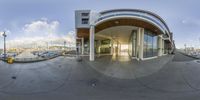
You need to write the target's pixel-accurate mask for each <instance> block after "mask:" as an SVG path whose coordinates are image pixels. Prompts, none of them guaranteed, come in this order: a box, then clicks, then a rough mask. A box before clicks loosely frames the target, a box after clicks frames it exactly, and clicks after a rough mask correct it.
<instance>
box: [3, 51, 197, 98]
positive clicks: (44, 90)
mask: <svg viewBox="0 0 200 100" xmlns="http://www.w3.org/2000/svg"><path fill="white" fill-rule="evenodd" d="M103 58H105V59H106V60H105V61H107V62H108V59H109V57H102V59H99V61H100V60H103ZM165 59H166V60H167V62H165ZM107 62H103V63H100V62H98V61H97V62H95V63H94V62H93V63H91V62H88V61H87V59H84V61H83V62H76V60H74V59H72V58H66V57H58V58H56V59H51V60H49V61H44V62H38V63H31V64H13V65H8V64H6V63H4V62H0V100H199V98H200V77H199V76H200V73H199V71H200V63H198V62H197V61H195V59H193V58H188V57H187V56H184V55H182V54H179V53H176V55H175V57H173V56H165V57H161V58H158V59H155V60H150V61H144V62H143V63H145V64H143V63H141V62H137V61H134V60H133V61H129V62H121V63H120V62H119V61H110V60H109V62H110V63H112V64H114V65H115V66H116V67H117V68H116V70H115V68H114V66H111V67H110V66H108V65H112V64H110V63H107ZM150 62H153V64H151V63H150ZM156 62H157V63H159V64H156ZM130 63H132V64H133V63H138V64H134V65H133V68H131V67H130V65H131V64H130ZM142 64H143V65H144V66H141V68H139V67H138V66H137V65H142ZM160 64H161V65H162V66H159V65H160ZM96 65H98V66H96ZM126 65H127V66H129V67H127V66H126ZM100 66H102V68H99V67H100ZM120 66H121V67H122V68H120ZM152 66H155V67H156V68H153V67H152ZM107 67H110V68H107ZM123 68H125V69H126V68H127V69H128V70H129V73H128V75H129V74H130V75H131V77H130V76H127V75H124V76H123V74H127V72H126V71H127V70H123ZM103 69H104V70H103ZM112 70H115V71H112ZM105 72H106V73H105ZM112 72H118V73H121V74H119V75H114V74H108V73H112ZM127 77H128V78H127Z"/></svg>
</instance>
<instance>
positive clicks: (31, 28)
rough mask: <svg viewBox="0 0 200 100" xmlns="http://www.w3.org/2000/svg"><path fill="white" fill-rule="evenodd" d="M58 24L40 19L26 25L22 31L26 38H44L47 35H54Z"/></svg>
mask: <svg viewBox="0 0 200 100" xmlns="http://www.w3.org/2000/svg"><path fill="white" fill-rule="evenodd" d="M59 24H60V23H59V22H58V21H51V22H49V21H48V19H47V18H42V19H40V20H37V21H33V22H31V23H30V24H26V25H25V26H24V27H23V29H22V30H23V32H24V33H25V34H26V35H27V36H32V35H37V36H46V35H49V34H56V33H57V30H58V27H59Z"/></svg>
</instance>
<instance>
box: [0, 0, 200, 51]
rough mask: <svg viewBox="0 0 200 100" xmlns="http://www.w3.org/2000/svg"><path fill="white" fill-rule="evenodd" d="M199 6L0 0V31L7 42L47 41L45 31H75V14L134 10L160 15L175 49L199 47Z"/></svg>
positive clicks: (156, 1) (190, 2)
mask: <svg viewBox="0 0 200 100" xmlns="http://www.w3.org/2000/svg"><path fill="white" fill-rule="evenodd" d="M199 4H200V1H199V0H187V1H186V0H184V1H183V0H176V1H175V0H162V1H161V0H0V13H1V14H0V31H7V33H8V40H13V39H14V40H17V39H18V40H20V39H23V38H27V37H29V38H32V39H34V38H39V36H41V37H46V35H47V33H45V31H46V30H47V31H48V32H50V33H52V34H51V35H53V36H57V37H63V36H66V35H67V34H68V33H72V31H73V30H74V10H79V9H92V10H95V11H102V10H107V9H115V8H133V9H144V10H149V11H152V12H154V13H156V14H158V15H160V16H161V17H162V18H163V19H164V20H165V21H166V22H167V24H168V26H169V28H170V29H171V31H172V32H173V33H174V39H175V43H176V46H177V47H179V48H180V47H183V46H184V44H185V43H186V44H187V45H188V46H196V47H200V41H199V39H200V13H199V9H200V6H199ZM39 31H40V32H39ZM22 37H23V38H22ZM2 40H3V38H2V37H0V48H1V47H2V44H3V43H2V42H3V41H2Z"/></svg>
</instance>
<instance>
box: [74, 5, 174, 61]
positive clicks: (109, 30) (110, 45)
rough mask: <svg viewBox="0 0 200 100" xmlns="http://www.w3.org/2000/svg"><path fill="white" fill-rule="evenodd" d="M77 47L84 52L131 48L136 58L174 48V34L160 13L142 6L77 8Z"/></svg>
mask: <svg viewBox="0 0 200 100" xmlns="http://www.w3.org/2000/svg"><path fill="white" fill-rule="evenodd" d="M75 27H76V35H77V48H79V51H80V53H82V54H89V56H90V60H91V61H94V60H95V54H103V53H104V54H111V55H113V54H120V52H122V51H127V52H128V54H129V56H130V57H132V58H134V59H138V60H139V59H140V60H145V59H151V58H155V57H158V56H163V55H166V54H169V53H171V52H172V51H173V50H174V42H173V34H172V32H171V31H170V29H169V28H168V26H167V24H166V23H165V21H164V20H163V19H162V18H161V17H160V16H158V15H156V14H154V13H152V12H149V11H145V10H138V9H114V10H107V11H102V12H93V11H91V10H76V11H75Z"/></svg>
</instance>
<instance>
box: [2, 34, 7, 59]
mask: <svg viewBox="0 0 200 100" xmlns="http://www.w3.org/2000/svg"><path fill="white" fill-rule="evenodd" d="M2 35H3V37H4V60H6V37H7V35H6V32H3V34H2Z"/></svg>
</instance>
